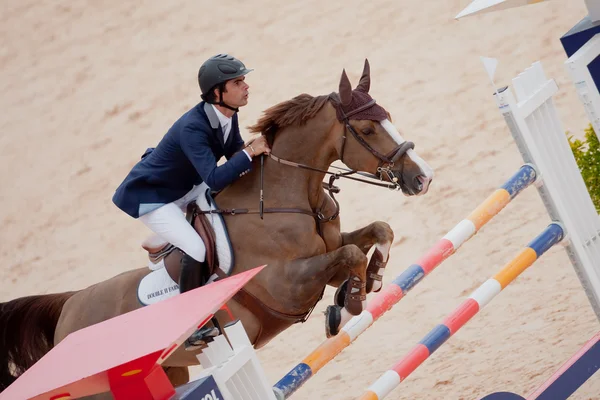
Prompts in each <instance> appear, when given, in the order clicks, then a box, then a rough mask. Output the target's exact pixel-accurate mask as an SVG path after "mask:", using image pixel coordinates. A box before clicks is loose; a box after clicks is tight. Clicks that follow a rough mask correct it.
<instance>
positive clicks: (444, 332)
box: [359, 222, 564, 400]
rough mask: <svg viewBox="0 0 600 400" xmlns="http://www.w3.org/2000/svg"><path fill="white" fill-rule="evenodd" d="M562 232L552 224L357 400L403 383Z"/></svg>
mask: <svg viewBox="0 0 600 400" xmlns="http://www.w3.org/2000/svg"><path fill="white" fill-rule="evenodd" d="M563 237H564V230H563V228H562V226H561V225H560V224H559V223H556V222H553V223H551V224H550V225H548V227H547V228H546V229H545V230H544V231H543V232H542V233H541V234H540V235H538V236H537V237H536V238H535V239H533V240H532V241H531V242H530V243H529V244H528V246H527V247H526V248H524V249H523V250H521V252H520V253H519V254H518V255H517V256H516V257H515V258H513V259H512V260H511V261H510V262H509V263H508V264H506V265H505V266H504V268H502V269H501V270H500V271H499V272H498V273H497V274H496V275H494V276H493V277H492V278H491V279H488V280H487V281H486V282H485V283H484V284H483V285H481V286H480V287H479V288H478V289H477V290H475V291H474V292H473V293H472V294H471V296H469V298H468V299H467V300H466V301H464V302H463V303H462V304H461V305H460V306H458V308H456V309H455V310H454V311H453V312H452V313H451V314H450V315H448V316H447V317H446V319H445V320H444V321H443V322H442V323H441V324H439V325H437V326H436V327H435V328H433V329H432V330H431V331H430V332H429V333H428V334H427V335H426V336H425V337H424V338H423V339H422V340H421V341H420V342H419V343H418V344H417V345H416V346H415V347H414V348H413V349H412V350H411V351H410V352H409V353H408V354H407V355H406V356H405V357H404V358H403V359H401V360H400V361H399V362H398V363H397V364H395V365H394V366H393V367H392V368H391V369H390V370H388V371H387V372H385V373H384V374H383V375H382V376H381V377H380V378H379V379H378V380H377V381H376V382H375V383H374V384H372V385H371V386H370V387H369V388H368V389H367V391H366V392H365V393H364V394H363V395H362V396H361V397H360V398H359V399H360V400H381V399H383V398H385V396H387V395H388V394H389V393H390V392H391V391H392V390H393V389H394V388H396V387H397V386H398V385H400V383H402V382H403V381H404V380H405V379H406V378H407V377H408V376H409V375H410V374H411V373H412V372H413V371H414V370H415V369H417V367H419V366H420V365H421V364H422V363H423V362H424V361H425V360H426V359H427V358H429V356H431V354H433V352H434V351H436V350H437V349H438V348H439V347H440V346H441V345H442V344H444V343H445V342H446V341H447V340H448V339H449V338H450V336H452V335H454V334H455V333H456V332H457V331H458V330H459V329H460V328H461V327H462V326H464V325H465V324H466V323H467V322H468V321H469V320H470V319H471V318H473V317H474V316H475V314H477V313H478V312H479V310H481V309H482V308H483V307H485V306H486V305H487V304H488V303H489V302H490V301H492V299H493V298H494V297H496V295H498V294H499V293H500V292H501V291H502V289H504V288H505V287H506V286H508V285H509V284H510V283H511V282H513V281H514V280H515V279H516V278H517V277H518V276H519V275H520V274H521V273H522V272H523V271H525V270H526V269H527V268H528V267H530V266H531V265H532V264H533V263H534V262H535V261H536V260H538V259H539V258H540V257H541V256H542V254H544V253H545V252H546V251H547V250H548V249H550V248H551V247H552V246H554V245H555V244H556V243H558V242H560V241H561V240H562V239H563Z"/></svg>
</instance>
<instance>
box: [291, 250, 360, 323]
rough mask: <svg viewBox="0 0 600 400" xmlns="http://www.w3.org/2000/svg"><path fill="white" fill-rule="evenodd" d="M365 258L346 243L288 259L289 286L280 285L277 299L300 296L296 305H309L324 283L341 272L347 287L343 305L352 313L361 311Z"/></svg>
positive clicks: (313, 301) (312, 302) (306, 306)
mask: <svg viewBox="0 0 600 400" xmlns="http://www.w3.org/2000/svg"><path fill="white" fill-rule="evenodd" d="M366 271H367V257H366V256H365V254H364V253H363V252H362V251H361V250H360V249H359V248H358V247H357V246H355V245H353V244H349V245H346V246H342V247H340V248H338V249H337V250H334V251H331V252H329V253H325V254H321V255H318V256H314V257H310V258H304V259H298V260H294V261H291V262H290V263H288V264H287V265H286V267H285V276H286V281H288V282H289V283H290V284H289V286H286V285H280V287H281V290H285V291H286V293H281V296H283V297H280V298H286V297H287V298H292V299H302V301H301V302H298V303H297V305H296V307H302V308H304V309H306V308H308V306H309V305H312V304H314V303H315V301H316V300H317V299H318V296H319V295H320V294H321V293H322V291H323V289H324V286H325V285H326V284H327V283H328V282H329V281H331V279H332V278H333V277H334V276H336V275H338V274H343V275H344V276H346V277H348V276H349V282H350V289H351V290H348V291H347V293H346V297H345V299H344V308H345V309H346V310H347V311H348V312H349V313H350V314H352V315H358V314H360V313H361V311H362V309H363V306H364V304H363V303H365V302H366V294H367V293H366Z"/></svg>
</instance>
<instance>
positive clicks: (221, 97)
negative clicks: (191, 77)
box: [216, 86, 240, 112]
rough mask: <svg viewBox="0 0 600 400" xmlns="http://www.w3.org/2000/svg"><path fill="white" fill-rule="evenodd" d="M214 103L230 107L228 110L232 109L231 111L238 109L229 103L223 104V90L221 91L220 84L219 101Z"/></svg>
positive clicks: (237, 110)
mask: <svg viewBox="0 0 600 400" xmlns="http://www.w3.org/2000/svg"><path fill="white" fill-rule="evenodd" d="M216 104H217V105H219V106H221V107H225V108H228V109H230V110H232V111H235V112H239V111H240V109H239V108H234V107H231V106H230V105H228V104H225V103H224V102H223V92H222V91H221V87H220V86H219V102H218V103H216Z"/></svg>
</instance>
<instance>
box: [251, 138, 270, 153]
mask: <svg viewBox="0 0 600 400" xmlns="http://www.w3.org/2000/svg"><path fill="white" fill-rule="evenodd" d="M246 150H249V151H250V153H251V156H252V157H254V156H257V155H259V154H263V153H264V154H269V153H270V152H271V149H270V148H269V145H268V144H267V139H266V138H265V137H264V136H262V135H261V136H259V137H257V138H256V139H253V140H251V141H250V142H248V145H247V146H246Z"/></svg>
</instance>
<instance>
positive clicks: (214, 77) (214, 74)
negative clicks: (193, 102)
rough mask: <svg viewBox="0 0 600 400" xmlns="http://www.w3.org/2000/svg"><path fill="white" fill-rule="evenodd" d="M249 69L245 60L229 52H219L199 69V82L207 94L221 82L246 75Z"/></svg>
mask: <svg viewBox="0 0 600 400" xmlns="http://www.w3.org/2000/svg"><path fill="white" fill-rule="evenodd" d="M251 71H254V69H248V68H246V66H245V65H244V63H243V62H241V61H240V60H238V59H237V58H235V57H233V56H230V55H228V54H217V55H216V56H213V57H211V58H209V59H208V60H206V61H205V62H204V64H202V66H201V67H200V70H199V71H198V84H199V85H200V90H201V91H202V94H204V95H205V94H207V93H208V92H210V91H211V90H212V89H214V88H215V86H217V85H218V84H220V83H223V82H226V81H228V80H230V79H234V78H237V77H240V76H242V75H246V74H247V73H248V72H251Z"/></svg>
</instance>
